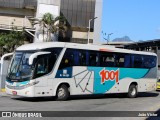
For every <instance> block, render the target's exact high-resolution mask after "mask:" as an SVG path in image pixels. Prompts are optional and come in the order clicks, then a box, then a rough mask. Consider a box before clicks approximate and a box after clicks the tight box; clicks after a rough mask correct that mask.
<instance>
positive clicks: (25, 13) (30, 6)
mask: <svg viewBox="0 0 160 120" xmlns="http://www.w3.org/2000/svg"><path fill="white" fill-rule="evenodd" d="M102 4H103V0H0V30H10V29H11V27H12V26H15V27H17V28H19V29H21V28H23V27H25V28H29V29H31V31H30V32H32V33H33V30H34V29H35V31H36V27H35V26H32V24H31V22H30V21H29V18H31V17H32V18H40V14H41V15H42V14H44V12H47V11H48V12H51V13H53V14H57V15H63V16H64V17H65V18H66V20H67V24H68V31H67V34H66V37H65V38H63V37H61V36H59V38H58V39H59V41H67V42H78V43H87V42H88V39H89V41H90V42H94V41H96V42H97V40H98V39H99V38H100V32H101V17H102V7H103V6H102ZM47 5H48V7H44V6H47ZM53 6H54V7H53ZM56 9H58V10H56ZM56 11H57V13H56ZM95 17H97V18H96V19H95V20H91V19H93V18H95ZM6 19H7V20H6ZM89 20H91V21H90V22H89ZM94 23H95V24H94ZM89 24H90V32H89V31H88V30H89V28H88V27H89ZM94 28H96V29H94ZM37 35H38V34H35V39H37V40H38V39H39V37H38V36H37ZM31 36H32V35H31ZM32 37H33V36H32ZM93 38H95V40H94V39H93ZM32 39H33V38H32ZM33 41H34V40H33Z"/></svg>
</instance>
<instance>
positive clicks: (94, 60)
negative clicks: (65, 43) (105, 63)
mask: <svg viewBox="0 0 160 120" xmlns="http://www.w3.org/2000/svg"><path fill="white" fill-rule="evenodd" d="M88 62H89V66H98V62H99V58H98V53H97V52H96V51H89V60H88Z"/></svg>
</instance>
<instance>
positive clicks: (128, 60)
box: [124, 55, 131, 68]
mask: <svg viewBox="0 0 160 120" xmlns="http://www.w3.org/2000/svg"><path fill="white" fill-rule="evenodd" d="M130 64H131V60H130V55H125V57H124V67H125V68H129V67H130V66H131V65H130Z"/></svg>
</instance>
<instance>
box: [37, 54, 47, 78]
mask: <svg viewBox="0 0 160 120" xmlns="http://www.w3.org/2000/svg"><path fill="white" fill-rule="evenodd" d="M35 70H36V71H35V78H37V77H41V76H43V75H46V74H48V58H47V57H43V58H40V59H39V60H38V61H37V63H36V69H35Z"/></svg>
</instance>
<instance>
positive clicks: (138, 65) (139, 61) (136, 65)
mask: <svg viewBox="0 0 160 120" xmlns="http://www.w3.org/2000/svg"><path fill="white" fill-rule="evenodd" d="M133 56H134V60H133V64H134V68H143V62H142V56H141V55H133Z"/></svg>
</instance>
